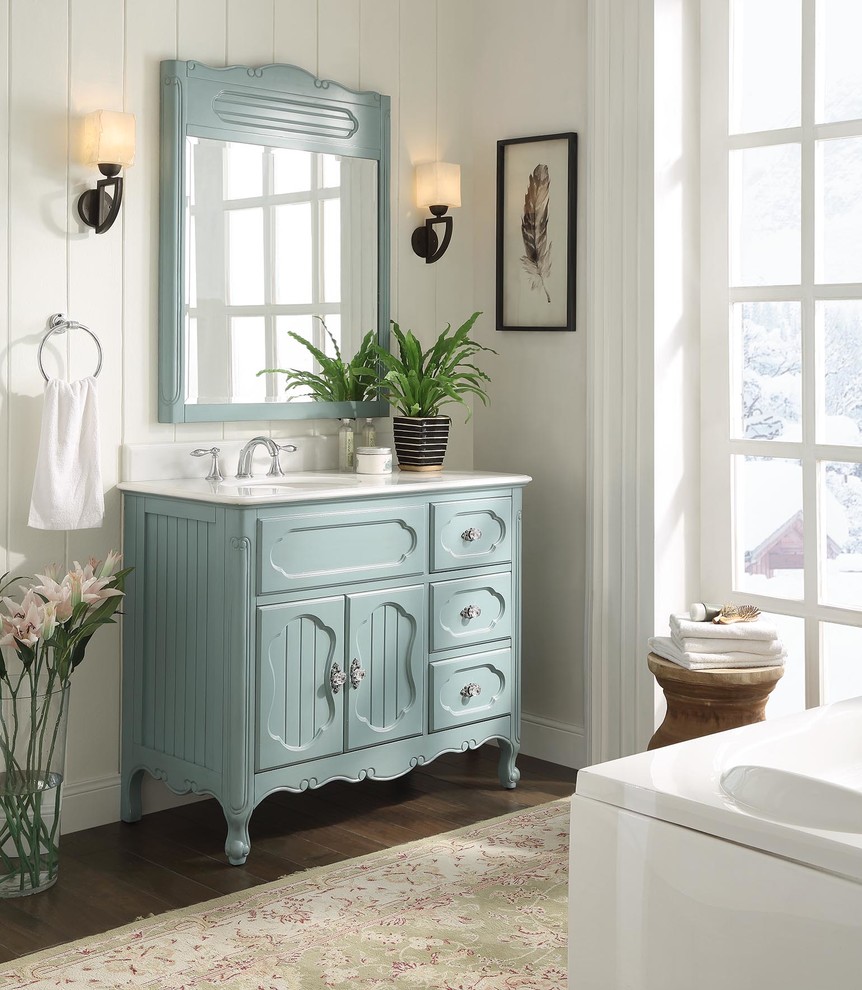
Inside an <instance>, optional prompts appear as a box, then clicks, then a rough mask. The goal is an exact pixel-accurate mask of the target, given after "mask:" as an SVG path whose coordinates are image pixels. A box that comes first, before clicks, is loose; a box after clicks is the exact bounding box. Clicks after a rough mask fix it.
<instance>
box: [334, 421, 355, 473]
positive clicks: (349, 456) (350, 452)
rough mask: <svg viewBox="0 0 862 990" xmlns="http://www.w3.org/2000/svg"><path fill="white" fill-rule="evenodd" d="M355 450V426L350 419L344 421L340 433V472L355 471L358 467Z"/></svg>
mask: <svg viewBox="0 0 862 990" xmlns="http://www.w3.org/2000/svg"><path fill="white" fill-rule="evenodd" d="M354 448H355V440H354V436H353V426H352V424H351V422H350V420H349V419H342V421H341V429H340V430H339V431H338V470H339V471H353V470H354V468H355V467H356V459H355V457H354Z"/></svg>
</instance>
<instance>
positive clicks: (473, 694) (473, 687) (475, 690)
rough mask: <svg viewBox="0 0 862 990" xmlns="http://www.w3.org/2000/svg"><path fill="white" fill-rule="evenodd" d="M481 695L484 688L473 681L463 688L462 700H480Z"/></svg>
mask: <svg viewBox="0 0 862 990" xmlns="http://www.w3.org/2000/svg"><path fill="white" fill-rule="evenodd" d="M481 693H482V688H481V686H480V685H479V684H476V682H475V681H471V682H470V683H469V684H465V685H464V687H462V688H461V697H462V698H478V697H479V695H480V694H481Z"/></svg>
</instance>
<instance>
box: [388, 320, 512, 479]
mask: <svg viewBox="0 0 862 990" xmlns="http://www.w3.org/2000/svg"><path fill="white" fill-rule="evenodd" d="M481 315H482V314H481V313H474V314H473V315H472V316H471V317H470V318H469V319H468V320H467V322H466V323H463V324H462V325H461V326H460V327H458V329H457V330H453V329H452V325H451V324H449V325H447V327H446V329H445V330H444V331H443V332H442V333H441V334H440V336H439V337H438V338H437V340H436V341H435V342H434V344H432V345H431V347H429V348H428V349H427V350H424V351H423V349H422V345H421V344H420V343H419V340H418V339H417V338H416V336H415V335H414V333H413V331H412V330H407V332H406V333H405V332H404V331H402V329H401V327H400V326H399V325H398V324H397V323H396V322H395V321H394V320H393V321H392V334H393V336H394V337H395V340H396V341H397V342H398V354H397V355H396V354H391V353H390V352H389V351H387V350H385V349H384V348H382V347H380V346H379V345H374V351H375V359H376V360H377V361H378V362H379V364H380V365H381V367H382V368H383V375H382V377H381V379H380V391H381V393H382V395H383V396H384V398H386V399H388V401H389V403H390V405H392V406H394V407H395V409H396V410H397V411H398V412H399V413H400V415H397V416H394V417H393V433H394V436H395V452H396V453H397V455H398V464H399V466H400V468H401V470H402V471H439V470H441V468H442V466H443V458H444V456H445V454H446V446H447V444H448V442H449V426H450V423H451V420H450V419H449V417H448V416H443V415H441V414H440V408H441V406H443V405H445V404H447V403H450V402H457V403H460V404H461V405H462V406H464V407H465V408H466V410H467V419H468V420H469V418H470V416H471V415H472V410H471V409H470V406H469V405H468V403H467V398H466V397H467V396H468V395H475V396H478V398H479V399H480V400H481V401H482V402H483V403H484V404H485V405H487V404H488V394H487V392H486V391H485V383H486V382H490V381H491V379H490V378H489V377H488V375H486V374H485V372H484V371H481V370H480V369H479V368H478V367H477V366H476V365H475V364H474V359H475V357H476V355H477V354H478V353H479V352H480V351H490V352H491V353H492V354H496V353H497V352H496V351H494V350H493V349H492V348H490V347H485V346H484V345H482V344H479V343H477V342H476V341H475V340H471V339H470V331H471V330H472V329H473V324H474V323H475V322H476V320H477V319H478V318H479V317H480V316H481Z"/></svg>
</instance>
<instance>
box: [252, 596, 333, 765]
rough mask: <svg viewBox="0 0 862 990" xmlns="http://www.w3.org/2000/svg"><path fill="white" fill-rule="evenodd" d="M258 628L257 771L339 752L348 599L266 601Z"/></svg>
mask: <svg viewBox="0 0 862 990" xmlns="http://www.w3.org/2000/svg"><path fill="white" fill-rule="evenodd" d="M258 631H259V643H260V647H259V655H258V676H257V725H258V769H260V770H269V769H272V768H273V767H280V766H285V765H286V764H288V763H299V762H300V761H302V760H312V759H317V758H318V757H321V756H331V755H333V754H334V753H340V752H341V751H342V749H343V748H344V707H343V704H344V692H345V689H346V685H344V686H339V685H338V684H337V683H336V685H335V686H333V683H332V674H333V671H334V669H335V668H334V665H335V664H337V665H338V671H341V672H343V671H344V599H343V598H342V597H341V596H339V597H337V598H317V599H313V600H311V601H303V602H294V603H293V604H289V605H266V606H264V607H262V608H259V609H258ZM338 671H335V672H336V673H338ZM336 682H337V678H336Z"/></svg>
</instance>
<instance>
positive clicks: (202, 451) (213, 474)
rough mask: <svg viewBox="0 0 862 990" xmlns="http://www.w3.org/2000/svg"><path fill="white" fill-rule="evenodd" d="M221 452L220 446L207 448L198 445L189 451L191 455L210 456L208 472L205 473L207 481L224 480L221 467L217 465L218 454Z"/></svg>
mask: <svg viewBox="0 0 862 990" xmlns="http://www.w3.org/2000/svg"><path fill="white" fill-rule="evenodd" d="M220 453H221V447H210V448H209V450H207V448H205V447H198V448H197V450H193V451H192V452H191V456H192V457H206V456H207V454H209V455H210V457H212V463H211V464H210V473H209V474H208V475H207V481H224V475H223V474H222V473H221V468H220V467H219V462H218V455H219V454H220Z"/></svg>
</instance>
